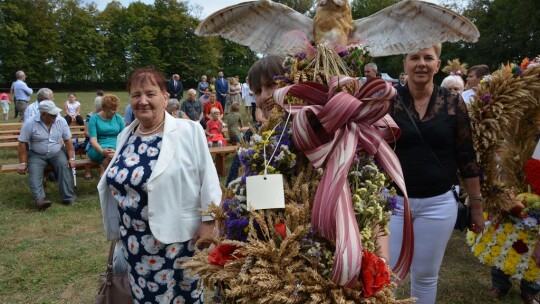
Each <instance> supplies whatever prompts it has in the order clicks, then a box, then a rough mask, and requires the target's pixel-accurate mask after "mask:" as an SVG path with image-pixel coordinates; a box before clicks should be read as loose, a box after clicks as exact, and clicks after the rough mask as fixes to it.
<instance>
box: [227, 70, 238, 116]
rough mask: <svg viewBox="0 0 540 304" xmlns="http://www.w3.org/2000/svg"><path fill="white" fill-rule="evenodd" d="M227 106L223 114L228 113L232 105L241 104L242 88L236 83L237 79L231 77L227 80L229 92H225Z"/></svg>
mask: <svg viewBox="0 0 540 304" xmlns="http://www.w3.org/2000/svg"><path fill="white" fill-rule="evenodd" d="M227 93H228V94H227V97H228V100H227V105H226V106H225V113H229V112H230V110H231V105H232V104H233V103H238V104H240V103H241V102H242V96H241V93H242V86H241V85H240V82H239V81H238V78H236V77H231V78H229V91H228V92H227Z"/></svg>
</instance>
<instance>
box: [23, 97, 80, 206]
mask: <svg viewBox="0 0 540 304" xmlns="http://www.w3.org/2000/svg"><path fill="white" fill-rule="evenodd" d="M60 111H62V110H61V109H59V108H57V107H56V105H55V104H54V102H53V101H52V100H44V101H42V102H40V103H39V112H40V115H36V116H35V117H34V118H33V119H31V120H29V121H27V122H25V123H24V124H23V126H22V128H21V134H20V135H19V145H18V152H19V166H18V167H17V172H18V173H19V174H25V173H26V172H27V171H28V173H29V184H30V191H31V192H32V196H34V205H35V208H36V209H37V210H45V209H47V208H49V207H50V206H51V202H50V201H48V200H47V199H46V198H45V190H44V189H43V172H44V171H45V168H47V166H48V165H51V166H53V167H54V170H55V171H56V174H57V177H58V187H59V189H60V194H61V195H62V203H63V204H66V205H71V204H73V202H74V201H75V192H74V191H73V188H74V184H73V176H72V175H71V169H70V168H73V167H74V166H75V151H74V149H73V144H72V143H71V132H70V130H69V127H68V124H67V122H66V120H65V119H64V118H63V117H61V116H58V113H60ZM27 144H28V146H29V150H28V151H27V149H26V145H27ZM63 144H64V145H65V147H66V149H67V154H68V155H69V161H68V159H67V157H66V153H65V152H64V150H63V149H62V146H63Z"/></svg>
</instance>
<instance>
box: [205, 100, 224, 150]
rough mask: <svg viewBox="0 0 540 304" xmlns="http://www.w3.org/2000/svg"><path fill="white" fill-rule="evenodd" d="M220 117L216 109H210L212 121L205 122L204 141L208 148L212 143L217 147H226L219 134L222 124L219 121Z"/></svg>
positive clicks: (221, 135) (221, 134) (220, 133)
mask: <svg viewBox="0 0 540 304" xmlns="http://www.w3.org/2000/svg"><path fill="white" fill-rule="evenodd" d="M220 116H221V115H220V112H219V109H218V108H212V109H211V110H210V117H211V118H212V119H211V120H209V121H207V122H206V141H207V142H208V147H209V148H211V147H212V145H213V144H214V143H216V144H217V146H218V147H224V146H226V145H227V141H226V140H225V137H223V133H222V132H221V130H222V127H223V122H222V121H221V119H220Z"/></svg>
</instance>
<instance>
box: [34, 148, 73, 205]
mask: <svg viewBox="0 0 540 304" xmlns="http://www.w3.org/2000/svg"><path fill="white" fill-rule="evenodd" d="M49 164H50V165H52V166H53V167H54V171H55V172H56V176H57V178H58V188H59V190H60V194H61V196H62V200H63V201H73V200H75V192H74V191H73V188H74V185H73V176H72V175H71V174H72V173H71V168H70V167H69V164H68V160H67V156H66V153H65V152H64V151H63V150H59V151H58V152H56V153H50V154H38V153H35V152H33V151H32V150H30V151H28V175H29V177H28V179H29V184H30V191H31V192H32V196H34V200H35V201H36V202H37V201H38V200H39V199H41V198H45V190H44V189H43V172H44V171H45V168H47V166H48V165H49Z"/></svg>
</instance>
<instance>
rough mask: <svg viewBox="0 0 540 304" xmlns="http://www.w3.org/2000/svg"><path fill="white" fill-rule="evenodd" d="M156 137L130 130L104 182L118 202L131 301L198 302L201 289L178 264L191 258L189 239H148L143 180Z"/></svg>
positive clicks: (157, 142) (153, 155)
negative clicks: (181, 241) (162, 241)
mask: <svg viewBox="0 0 540 304" xmlns="http://www.w3.org/2000/svg"><path fill="white" fill-rule="evenodd" d="M161 141H162V134H156V135H152V136H148V137H140V136H136V135H135V134H131V136H130V138H129V139H128V141H127V143H126V144H125V145H124V147H122V150H121V151H120V155H119V157H118V159H117V160H116V162H115V163H114V164H113V166H112V167H111V169H110V170H109V171H108V173H107V184H108V185H109V188H110V189H111V191H112V194H113V196H114V198H115V199H116V200H117V201H118V210H119V212H120V219H121V220H120V234H121V239H122V243H123V245H124V246H123V247H124V256H125V257H126V260H127V262H128V265H129V281H130V285H131V293H132V296H133V300H134V301H133V302H134V303H135V304H137V303H141V304H143V303H167V304H168V303H174V304H179V303H203V295H202V291H201V290H199V289H197V279H198V278H197V277H191V276H189V275H188V274H187V273H184V269H183V268H182V265H183V264H184V263H185V262H186V261H187V260H188V259H189V258H190V257H192V256H193V253H194V249H195V248H194V246H193V243H192V242H191V241H186V242H183V243H173V244H163V243H161V242H160V241H158V240H157V239H155V238H154V236H153V235H152V231H151V229H150V225H149V222H148V193H147V192H146V190H145V189H146V187H145V184H146V182H147V180H148V178H149V177H150V175H151V174H152V170H153V169H154V166H155V164H156V161H157V158H158V156H159V151H160V149H161ZM155 203H159V202H155Z"/></svg>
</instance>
